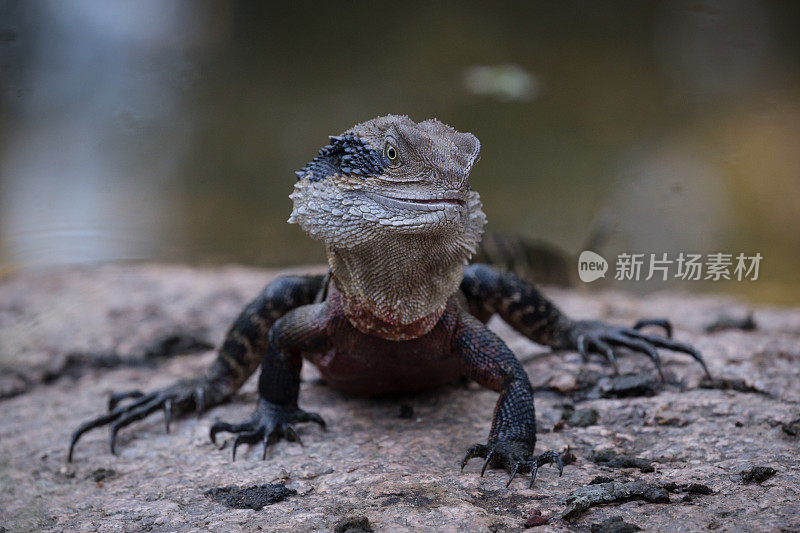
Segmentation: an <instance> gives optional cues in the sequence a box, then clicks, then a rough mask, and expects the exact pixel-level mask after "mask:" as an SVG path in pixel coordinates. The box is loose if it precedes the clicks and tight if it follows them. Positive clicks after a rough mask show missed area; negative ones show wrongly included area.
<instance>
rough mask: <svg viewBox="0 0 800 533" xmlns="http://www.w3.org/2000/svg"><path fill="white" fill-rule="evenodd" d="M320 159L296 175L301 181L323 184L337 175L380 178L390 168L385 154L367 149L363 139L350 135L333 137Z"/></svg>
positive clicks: (321, 150) (315, 159)
mask: <svg viewBox="0 0 800 533" xmlns="http://www.w3.org/2000/svg"><path fill="white" fill-rule="evenodd" d="M330 140H331V143H330V144H328V145H326V146H323V147H322V148H321V149H320V151H319V153H318V154H317V157H315V158H314V160H313V161H311V162H310V163H309V164H307V165H306V166H304V167H303V168H301V169H300V170H298V171H297V172H295V174H297V179H302V178H306V177H307V178H308V179H310V180H311V181H321V180H324V179H325V178H328V177H330V176H334V175H336V174H339V175H343V176H361V177H367V176H379V175H381V174H382V173H383V171H384V169H385V168H386V164H385V162H384V160H383V157H382V155H381V153H380V152H379V151H377V150H373V149H371V148H370V147H369V146H367V143H365V142H364V141H363V140H362V139H361V138H360V137H358V136H356V135H353V134H351V133H346V134H344V135H341V136H338V137H330Z"/></svg>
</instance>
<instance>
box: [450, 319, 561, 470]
mask: <svg viewBox="0 0 800 533" xmlns="http://www.w3.org/2000/svg"><path fill="white" fill-rule="evenodd" d="M453 341H454V346H453V349H454V351H455V353H456V355H457V356H458V357H459V358H460V359H461V361H462V364H463V368H464V373H465V374H466V376H467V377H468V378H470V379H472V380H474V381H476V382H477V383H479V384H480V385H483V386H484V387H486V388H488V389H492V390H494V391H497V392H499V393H500V398H498V400H497V405H496V406H495V409H494V418H493V420H492V428H491V430H490V431H489V440H488V441H487V443H486V444H475V445H474V446H472V447H471V448H470V449H469V450H467V453H466V455H465V456H464V459H463V461H462V462H461V470H462V471H463V470H464V467H465V466H466V465H467V463H468V462H469V460H470V459H472V458H473V457H482V458H484V459H485V461H484V463H483V468H482V469H481V476H483V474H484V472H486V468H487V467H489V466H491V467H493V468H504V469H505V470H507V471H508V472H509V473H510V477H509V479H508V483H507V484H506V486H508V485H510V484H511V482H512V481H513V480H514V477H516V475H517V474H527V473H528V472H530V474H531V482H530V485H531V486H533V482H534V481H535V480H536V473H537V472H538V469H539V467H540V466H542V465H545V464H548V463H551V464H556V465H557V466H558V470H559V475H561V473H562V472H563V469H564V467H563V464H562V462H561V457H560V456H559V455H558V453H557V452H554V451H552V450H550V451H546V452H544V453H542V454H539V455H536V456H534V455H533V451H534V447H535V445H536V414H535V411H534V407H533V388H532V387H531V383H530V381H529V380H528V376H527V374H526V373H525V370H524V369H523V368H522V365H521V364H520V362H519V361H518V360H517V358H516V357H515V356H514V354H513V353H512V352H511V350H510V349H509V348H508V346H506V344H505V343H504V342H503V341H502V340H501V339H500V338H499V337H497V335H495V334H494V333H493V332H491V331H490V330H489V329H488V328H486V326H484V325H483V324H482V323H481V322H480V321H478V320H477V319H476V318H474V317H473V316H471V315H469V314H467V313H465V312H462V313H461V316H460V318H459V324H458V326H457V327H456V331H455V335H454V339H453Z"/></svg>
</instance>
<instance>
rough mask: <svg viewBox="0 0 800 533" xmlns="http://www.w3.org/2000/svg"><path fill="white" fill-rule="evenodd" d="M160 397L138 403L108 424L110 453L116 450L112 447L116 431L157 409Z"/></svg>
mask: <svg viewBox="0 0 800 533" xmlns="http://www.w3.org/2000/svg"><path fill="white" fill-rule="evenodd" d="M162 403H163V402H162V401H161V398H159V397H157V396H156V397H155V398H153V399H152V400H151V401H150V402H148V403H145V404H144V405H139V406H138V407H136V408H133V409H131V410H129V411H127V412H125V413H124V414H122V415H120V416H119V417H118V418H117V419H116V420H114V421H113V422H112V423H111V425H110V426H108V445H109V448H110V449H111V453H112V455H116V450H115V448H114V446H115V444H116V442H117V433H118V432H119V430H120V429H122V428H124V427H125V426H128V425H130V424H132V423H133V422H136V421H137V420H141V419H142V418H144V417H146V416H147V415H149V414H150V413H153V412H155V411H157V410H159V409H160V408H161V406H162Z"/></svg>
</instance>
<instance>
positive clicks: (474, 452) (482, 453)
mask: <svg viewBox="0 0 800 533" xmlns="http://www.w3.org/2000/svg"><path fill="white" fill-rule="evenodd" d="M487 453H488V447H487V446H486V445H485V444H473V445H472V447H471V448H470V449H469V450H467V453H466V454H464V459H462V460H461V471H462V472H463V471H464V467H465V466H467V463H469V460H470V459H472V458H473V457H486V454H487Z"/></svg>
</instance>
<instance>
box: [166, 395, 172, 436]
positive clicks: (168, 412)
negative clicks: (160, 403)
mask: <svg viewBox="0 0 800 533" xmlns="http://www.w3.org/2000/svg"><path fill="white" fill-rule="evenodd" d="M171 421H172V400H169V399H167V400H165V401H164V429H165V430H166V431H167V433H169V423H170V422H171Z"/></svg>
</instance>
